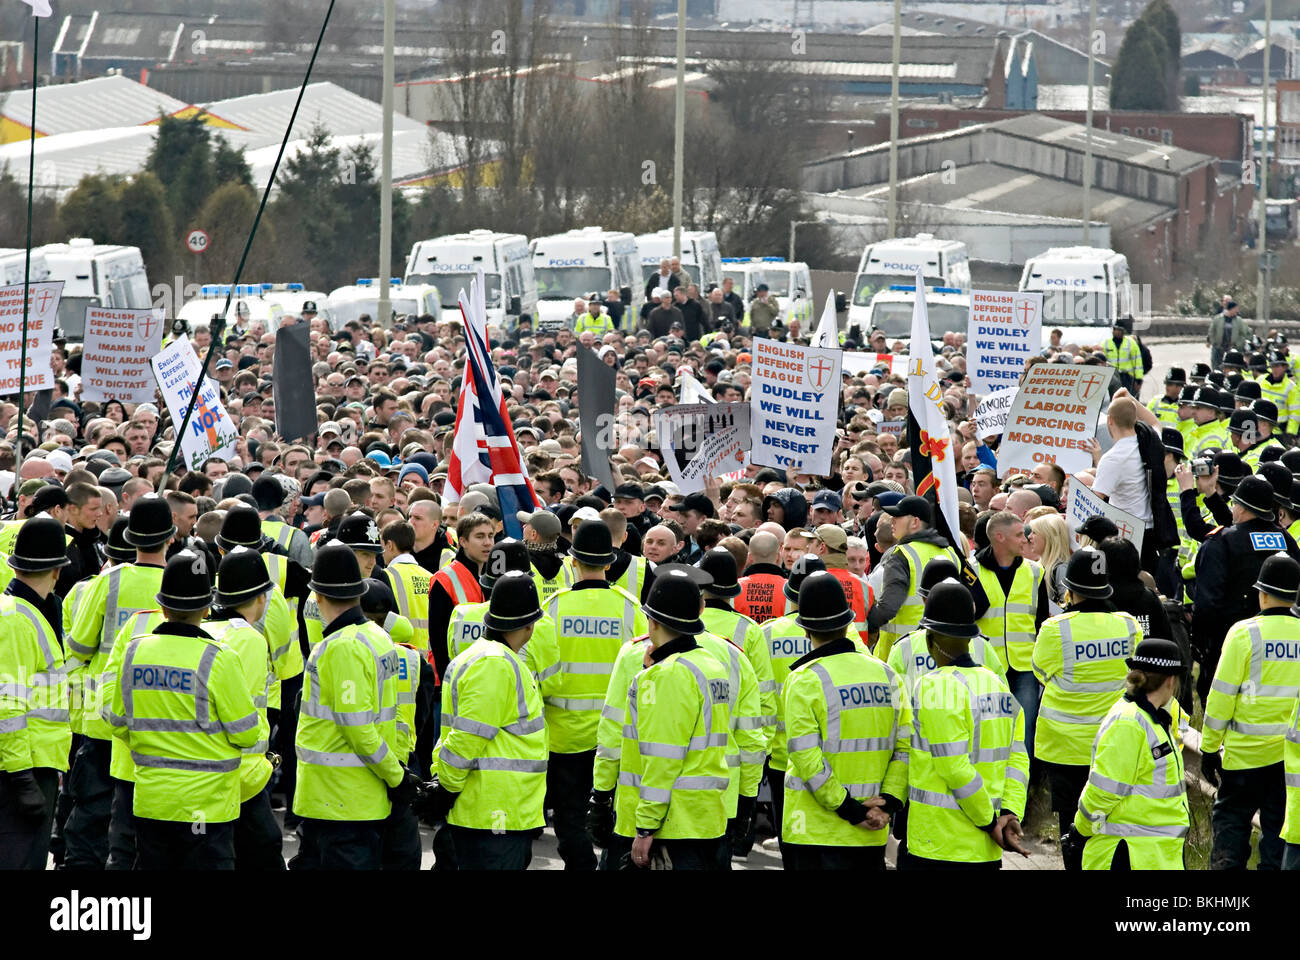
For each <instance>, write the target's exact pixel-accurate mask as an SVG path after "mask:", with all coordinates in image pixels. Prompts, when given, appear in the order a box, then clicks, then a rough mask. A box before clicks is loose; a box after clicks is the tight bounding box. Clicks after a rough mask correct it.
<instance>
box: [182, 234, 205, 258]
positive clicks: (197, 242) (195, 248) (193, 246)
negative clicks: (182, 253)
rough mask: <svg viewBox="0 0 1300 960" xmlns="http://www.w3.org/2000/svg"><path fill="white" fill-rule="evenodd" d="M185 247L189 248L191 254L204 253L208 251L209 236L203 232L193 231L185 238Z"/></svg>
mask: <svg viewBox="0 0 1300 960" xmlns="http://www.w3.org/2000/svg"><path fill="white" fill-rule="evenodd" d="M185 246H187V247H189V249H190V253H202V252H203V251H204V250H206V249H208V235H207V233H206V232H205V231H203V230H191V231H190V234H189V236H188V237H186V238H185Z"/></svg>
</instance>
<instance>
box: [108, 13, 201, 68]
mask: <svg viewBox="0 0 1300 960" xmlns="http://www.w3.org/2000/svg"><path fill="white" fill-rule="evenodd" d="M184 22H185V18H184V17H181V16H176V15H173V14H166V13H115V12H113V11H111V10H106V11H100V13H99V21H98V22H97V23H96V24H95V29H94V32H93V33H92V34H91V35H90V42H89V43H87V44H86V50H85V52H84V54H83V56H86V57H92V58H101V59H107V60H143V61H146V62H149V63H159V62H161V61H163V60H166V59H167V58H168V57H169V56H170V55H171V50H172V45H173V43H174V42H175V38H176V31H177V30H179V29H180V27H181V25H182V24H183V23H184Z"/></svg>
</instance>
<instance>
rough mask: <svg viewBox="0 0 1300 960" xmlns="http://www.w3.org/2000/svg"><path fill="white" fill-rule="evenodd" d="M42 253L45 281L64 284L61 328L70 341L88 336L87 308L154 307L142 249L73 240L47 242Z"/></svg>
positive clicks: (60, 317) (60, 302)
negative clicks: (45, 272)
mask: <svg viewBox="0 0 1300 960" xmlns="http://www.w3.org/2000/svg"><path fill="white" fill-rule="evenodd" d="M41 253H42V254H43V255H44V257H45V262H46V263H47V264H48V265H49V270H50V274H49V276H48V277H47V278H46V279H48V280H62V281H63V298H62V299H61V300H60V301H59V322H58V326H59V330H60V331H62V333H63V335H64V336H65V337H66V338H67V339H69V340H72V341H79V340H81V339H82V337H83V336H84V335H85V332H86V308H87V307H117V308H119V309H137V308H138V309H144V308H148V307H152V306H153V299H152V297H151V296H150V291H149V278H148V277H147V276H146V275H145V269H144V258H143V257H142V256H140V248H139V247H120V246H117V245H116V244H101V243H95V241H94V240H91V239H89V238H88V237H73V238H72V239H71V240H69V241H68V242H67V243H47V244H46V245H45V246H43V247H41ZM33 254H35V251H33Z"/></svg>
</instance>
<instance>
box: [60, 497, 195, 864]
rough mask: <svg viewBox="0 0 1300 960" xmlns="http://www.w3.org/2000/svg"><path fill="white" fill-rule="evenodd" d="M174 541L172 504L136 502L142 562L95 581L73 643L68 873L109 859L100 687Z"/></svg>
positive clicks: (148, 602)
mask: <svg viewBox="0 0 1300 960" xmlns="http://www.w3.org/2000/svg"><path fill="white" fill-rule="evenodd" d="M175 535H176V525H175V524H174V523H173V522H172V512H171V508H170V507H169V506H168V505H167V501H166V500H164V499H162V498H161V497H157V496H155V495H153V494H146V495H145V496H143V497H141V498H140V499H139V500H137V501H135V503H134V504H132V507H131V514H130V517H129V519H128V522H127V528H126V533H125V538H126V542H127V543H128V544H130V545H131V546H132V547H134V548H135V562H134V563H124V564H120V565H118V566H114V567H110V568H108V569H107V570H105V571H104V572H103V573H101V574H99V576H97V577H95V579H94V580H92V581H91V584H90V586H89V587H88V588H86V594H85V598H84V599H83V600H82V602H81V604H80V606H79V608H78V613H77V619H76V620H75V621H74V622H73V624H72V633H71V635H70V636H68V637H67V638H66V647H67V651H68V661H69V682H70V683H72V684H74V686H78V687H79V688H80V691H81V696H82V703H83V706H84V713H83V718H82V725H83V731H82V732H83V733H84V735H85V736H84V739H83V740H82V744H81V748H80V749H79V750H78V751H77V756H76V758H75V759H74V760H73V764H74V769H75V770H76V773H75V776H73V778H72V779H73V786H72V803H73V806H72V812H71V813H70V814H69V816H68V822H67V824H66V826H65V827H64V838H65V841H66V844H67V857H66V865H67V867H68V868H69V869H83V870H102V869H104V865H105V863H106V862H107V860H108V827H109V820H110V817H111V813H112V797H113V782H112V780H111V779H110V776H109V766H110V762H111V759H112V749H111V747H110V746H109V740H110V739H111V738H112V735H113V727H112V725H111V724H110V723H109V722H108V720H107V719H105V718H104V716H103V714H102V710H101V708H102V707H103V706H107V703H106V702H105V701H104V699H103V694H102V693H101V691H100V687H101V686H102V685H103V684H104V683H105V682H106V680H107V678H106V676H105V672H106V668H107V665H108V660H109V657H110V656H111V655H112V652H113V643H114V639H115V638H116V636H117V632H118V629H119V628H120V627H121V626H122V625H123V624H124V623H125V622H126V621H127V620H128V619H129V618H130V616H131V615H132V614H134V613H138V612H139V611H141V610H149V609H152V608H153V607H154V606H155V604H156V603H157V601H156V600H155V597H156V596H157V594H158V590H159V588H160V587H161V586H162V576H163V568H164V566H165V560H164V557H165V556H166V551H167V545H168V544H169V543H170V542H171V540H172V537H174V536H175ZM82 764H84V766H82Z"/></svg>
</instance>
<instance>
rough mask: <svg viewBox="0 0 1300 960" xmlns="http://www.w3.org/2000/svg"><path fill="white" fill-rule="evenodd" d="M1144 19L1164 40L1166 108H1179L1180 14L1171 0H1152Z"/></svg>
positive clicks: (1181, 40)
mask: <svg viewBox="0 0 1300 960" xmlns="http://www.w3.org/2000/svg"><path fill="white" fill-rule="evenodd" d="M1141 19H1142V20H1144V21H1146V23H1147V25H1148V26H1149V27H1151V29H1152V30H1154V31H1155V32H1156V34H1158V35H1159V37H1160V39H1161V40H1162V41H1163V42H1164V47H1165V49H1164V60H1165V63H1164V66H1165V91H1166V99H1165V109H1167V110H1177V109H1178V90H1179V84H1178V75H1179V73H1180V71H1181V69H1182V54H1183V32H1182V29H1181V28H1180V27H1179V25H1178V14H1177V13H1175V12H1174V8H1173V7H1172V6H1170V4H1169V0H1151V3H1149V4H1147V8H1146V9H1145V10H1143V11H1142V17H1141Z"/></svg>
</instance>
